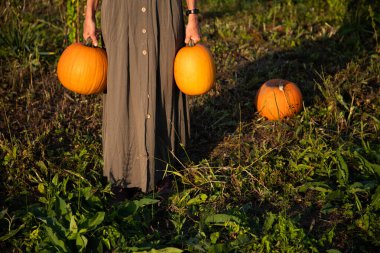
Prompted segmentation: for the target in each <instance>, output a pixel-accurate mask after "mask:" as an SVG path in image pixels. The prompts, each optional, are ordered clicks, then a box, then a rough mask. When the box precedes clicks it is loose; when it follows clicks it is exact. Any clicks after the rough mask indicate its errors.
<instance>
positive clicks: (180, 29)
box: [101, 0, 189, 192]
mask: <svg viewBox="0 0 380 253" xmlns="http://www.w3.org/2000/svg"><path fill="white" fill-rule="evenodd" d="M101 15H102V16H101V21H102V23H101V29H102V35H103V39H104V44H105V47H106V50H107V55H108V76H107V93H106V94H103V128H102V138H103V143H102V144H103V158H104V168H103V173H104V176H106V177H107V178H108V180H109V181H110V182H112V183H116V184H117V185H121V186H123V187H128V188H132V187H137V188H140V189H141V190H142V191H144V192H146V191H151V190H153V189H154V186H155V183H157V181H158V180H160V179H162V175H163V172H164V170H165V169H166V166H167V164H168V163H170V157H171V155H172V154H173V153H175V152H176V149H178V147H179V143H182V144H184V145H185V144H186V140H187V139H188V138H189V113H188V106H187V99H186V96H185V95H184V94H182V93H181V92H180V91H179V90H178V88H177V86H176V84H175V82H174V77H173V61H174V58H175V54H176V52H177V51H178V50H179V49H180V48H181V47H182V46H183V45H184V42H183V41H184V21H183V15H182V3H181V0H103V2H102V8H101Z"/></svg>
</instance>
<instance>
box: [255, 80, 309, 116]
mask: <svg viewBox="0 0 380 253" xmlns="http://www.w3.org/2000/svg"><path fill="white" fill-rule="evenodd" d="M302 101H303V100H302V93H301V91H300V89H299V88H298V87H297V85H296V84H294V83H292V82H290V81H286V80H282V79H272V80H269V81H267V82H265V83H264V84H263V85H262V86H261V87H260V89H259V91H258V92H257V95H256V108H257V111H258V112H259V114H260V115H261V116H263V117H265V118H267V119H269V120H279V119H282V118H285V117H290V116H293V115H295V114H296V113H298V112H299V111H300V110H301V109H302Z"/></svg>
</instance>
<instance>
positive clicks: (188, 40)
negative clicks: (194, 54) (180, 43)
mask: <svg viewBox="0 0 380 253" xmlns="http://www.w3.org/2000/svg"><path fill="white" fill-rule="evenodd" d="M189 42H190V36H186V38H185V43H186V44H189Z"/></svg>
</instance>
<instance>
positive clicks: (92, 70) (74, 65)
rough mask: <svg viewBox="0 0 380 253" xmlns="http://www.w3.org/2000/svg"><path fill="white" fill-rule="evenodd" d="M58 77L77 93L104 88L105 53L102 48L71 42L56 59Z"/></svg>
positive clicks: (65, 85)
mask: <svg viewBox="0 0 380 253" xmlns="http://www.w3.org/2000/svg"><path fill="white" fill-rule="evenodd" d="M57 74H58V79H59V81H60V82H61V83H62V85H63V86H64V87H65V88H67V89H69V90H71V91H73V92H76V93H79V94H85V95H89V94H96V93H99V92H102V91H104V90H105V89H106V85H107V54H106V51H105V50H104V49H102V48H95V47H89V46H86V45H83V44H81V43H73V44H71V45H70V46H69V47H67V48H66V49H65V50H64V51H63V53H62V55H61V57H60V58H59V61H58V66H57Z"/></svg>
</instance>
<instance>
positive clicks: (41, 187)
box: [37, 183, 45, 194]
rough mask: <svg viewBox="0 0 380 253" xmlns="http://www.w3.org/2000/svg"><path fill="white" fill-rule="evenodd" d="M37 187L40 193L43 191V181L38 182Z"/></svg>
mask: <svg viewBox="0 0 380 253" xmlns="http://www.w3.org/2000/svg"><path fill="white" fill-rule="evenodd" d="M37 189H38V191H39V192H40V193H42V194H43V193H45V185H44V184H43V183H39V184H38V186H37Z"/></svg>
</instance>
